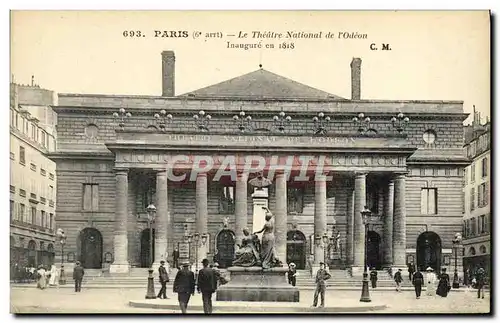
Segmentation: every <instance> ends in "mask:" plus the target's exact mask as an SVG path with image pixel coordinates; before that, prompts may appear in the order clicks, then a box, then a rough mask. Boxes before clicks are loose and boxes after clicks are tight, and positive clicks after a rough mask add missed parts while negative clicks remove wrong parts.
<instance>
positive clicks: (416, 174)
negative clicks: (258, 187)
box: [52, 52, 467, 272]
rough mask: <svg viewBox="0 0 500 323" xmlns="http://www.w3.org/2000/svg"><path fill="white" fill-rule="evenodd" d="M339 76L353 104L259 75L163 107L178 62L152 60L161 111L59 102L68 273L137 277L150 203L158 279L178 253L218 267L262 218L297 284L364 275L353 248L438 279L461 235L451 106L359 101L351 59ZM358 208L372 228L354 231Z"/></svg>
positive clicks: (111, 102)
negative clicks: (271, 225)
mask: <svg viewBox="0 0 500 323" xmlns="http://www.w3.org/2000/svg"><path fill="white" fill-rule="evenodd" d="M350 68H351V75H352V79H351V83H352V97H351V99H345V98H341V97H339V96H336V95H333V94H330V93H326V92H323V91H320V90H317V89H314V88H311V87H309V86H306V85H303V84H300V83H297V82H294V81H292V80H290V79H287V78H285V77H282V76H279V75H277V74H274V73H271V72H269V71H267V70H265V69H262V68H260V69H258V70H256V71H254V72H251V73H248V74H245V75H242V76H239V77H236V78H234V79H231V80H228V81H225V82H222V83H219V84H215V85H213V86H209V87H206V88H203V89H200V90H197V91H194V92H190V93H187V94H184V95H180V96H175V93H174V78H173V75H174V74H175V73H174V69H175V57H174V55H173V52H163V53H162V72H163V84H162V88H163V91H162V93H163V95H162V96H157V97H146V96H119V95H87V94H60V95H59V105H58V106H57V107H54V109H55V111H56V112H57V113H58V128H57V130H58V131H57V138H58V145H57V152H56V153H54V154H52V159H53V160H54V161H56V162H57V188H58V192H57V193H58V200H59V203H58V205H57V221H58V223H59V225H60V226H61V227H62V228H63V229H64V230H65V232H66V233H67V235H68V240H67V247H66V249H67V252H68V255H69V256H68V255H65V257H66V256H67V257H68V258H69V259H79V260H81V261H82V262H83V264H84V266H86V267H87V268H101V267H103V266H107V265H108V264H109V266H110V271H111V272H127V271H129V270H130V268H133V267H148V266H149V265H150V262H151V261H152V260H153V259H151V255H150V247H149V246H150V240H149V229H148V220H147V214H146V207H147V206H148V205H150V204H151V203H152V204H154V205H155V207H156V210H157V211H156V218H155V222H154V224H153V228H154V244H153V245H154V246H153V247H154V248H153V249H154V251H153V258H154V262H155V263H157V262H159V260H161V259H168V260H172V254H173V250H174V248H178V249H179V251H180V254H181V257H184V258H189V259H190V260H191V261H193V262H194V261H196V259H197V260H198V261H201V259H202V258H205V257H207V258H209V259H210V260H217V261H218V262H219V263H221V264H222V266H223V267H225V266H229V265H230V264H231V259H232V256H233V253H234V250H235V248H236V245H237V244H238V241H239V240H241V237H242V229H243V228H245V227H248V228H250V229H251V230H254V231H257V230H258V229H260V227H261V226H262V224H263V220H262V217H263V214H260V215H259V212H262V211H261V210H262V205H266V206H268V207H269V209H270V210H271V212H272V213H273V215H274V220H275V235H276V248H277V253H278V256H279V258H281V259H282V260H283V261H287V262H292V261H293V262H295V263H296V264H297V265H298V267H299V268H301V269H304V268H308V267H309V266H313V267H314V265H315V264H316V265H317V264H318V263H319V262H320V261H324V260H326V261H327V262H328V263H329V264H330V265H331V266H332V267H333V268H339V269H342V268H346V267H353V268H362V266H363V262H364V256H365V248H364V246H365V239H366V241H367V248H366V250H367V251H366V252H367V262H368V265H370V266H372V267H377V268H383V267H397V268H406V266H407V263H409V262H414V263H416V264H417V265H419V266H432V267H435V268H439V267H442V266H448V265H449V260H450V256H451V254H452V250H451V249H452V242H451V240H452V239H453V235H454V233H455V232H457V231H461V221H462V219H461V216H462V214H461V209H462V203H463V194H462V187H461V183H462V178H463V168H464V166H465V165H467V159H466V157H465V154H464V151H463V148H462V147H463V140H464V139H463V126H462V123H463V120H464V119H465V118H466V115H465V114H464V112H463V104H462V102H455V101H392V100H384V101H374V100H362V99H361V93H360V78H361V59H359V58H355V59H353V61H352V62H351V65H350ZM249 116H250V118H248V117H249ZM258 170H263V171H264V176H265V177H266V178H268V179H270V180H271V181H272V184H271V185H270V186H269V187H267V188H266V189H265V190H263V191H255V188H253V187H252V186H251V185H249V183H248V181H249V180H251V179H253V178H255V177H256V176H257V173H258ZM365 206H366V207H367V208H369V209H370V210H371V211H372V213H373V214H374V215H376V219H375V220H374V222H373V223H371V224H370V225H369V226H368V228H367V230H366V231H365V227H364V225H363V222H362V217H361V210H363V208H364V207H365ZM337 234H338V236H339V237H340V239H339V241H338V243H337V242H336V240H335V239H330V237H332V236H336V235H337ZM366 234H367V236H366ZM188 236H191V238H190V239H188V238H187V237H188ZM195 236H198V237H203V239H202V238H200V239H195Z"/></svg>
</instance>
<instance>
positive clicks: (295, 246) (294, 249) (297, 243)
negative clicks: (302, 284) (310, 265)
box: [286, 230, 306, 269]
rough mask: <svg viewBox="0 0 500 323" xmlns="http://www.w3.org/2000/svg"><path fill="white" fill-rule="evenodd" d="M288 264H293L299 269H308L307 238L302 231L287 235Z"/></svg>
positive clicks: (293, 231) (289, 232) (291, 232)
mask: <svg viewBox="0 0 500 323" xmlns="http://www.w3.org/2000/svg"><path fill="white" fill-rule="evenodd" d="M286 240H287V241H286V263H287V264H289V263H291V262H293V263H294V264H295V265H296V266H297V269H305V268H306V236H305V235H304V233H302V231H299V230H291V231H288V232H287V234H286Z"/></svg>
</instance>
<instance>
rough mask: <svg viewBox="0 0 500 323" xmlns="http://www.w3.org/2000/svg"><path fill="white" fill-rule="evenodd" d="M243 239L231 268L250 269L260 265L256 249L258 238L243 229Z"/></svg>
mask: <svg viewBox="0 0 500 323" xmlns="http://www.w3.org/2000/svg"><path fill="white" fill-rule="evenodd" d="M243 235H244V237H243V239H242V241H241V245H240V246H239V247H240V248H239V249H238V251H236V253H235V255H234V256H235V259H234V261H233V266H242V267H251V266H258V265H260V256H259V253H258V252H257V249H256V245H255V244H256V242H257V241H258V238H257V237H256V236H255V235H253V236H251V235H250V231H248V229H247V228H245V229H243Z"/></svg>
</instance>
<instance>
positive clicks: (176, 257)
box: [172, 247, 179, 269]
mask: <svg viewBox="0 0 500 323" xmlns="http://www.w3.org/2000/svg"><path fill="white" fill-rule="evenodd" d="M172 256H173V259H174V263H173V265H174V268H176V269H179V248H178V247H175V248H174V252H173V255H172Z"/></svg>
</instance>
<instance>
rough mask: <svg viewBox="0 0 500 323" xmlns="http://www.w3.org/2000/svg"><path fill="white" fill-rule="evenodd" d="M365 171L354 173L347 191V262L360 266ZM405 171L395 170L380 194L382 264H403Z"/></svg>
mask: <svg viewBox="0 0 500 323" xmlns="http://www.w3.org/2000/svg"><path fill="white" fill-rule="evenodd" d="M366 175H367V174H366V173H356V174H355V178H354V190H353V191H350V192H348V194H347V230H346V231H347V237H346V242H347V243H346V254H347V263H348V264H349V265H352V266H353V267H360V268H362V267H363V266H364V262H365V256H366V255H365V239H366V236H365V235H366V233H365V226H364V224H363V218H362V215H361V211H362V210H363V208H364V207H365V205H366ZM405 186H406V175H405V174H396V175H395V177H394V178H393V179H391V180H390V181H389V183H388V185H387V189H386V191H385V196H384V212H383V214H384V218H383V250H384V264H385V265H388V266H394V267H398V268H406V204H405Z"/></svg>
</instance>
